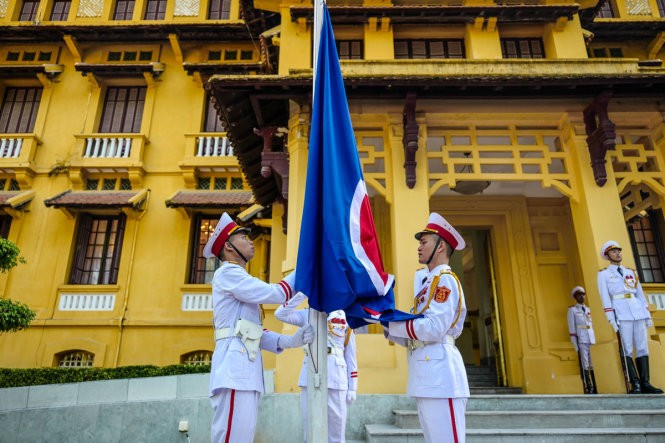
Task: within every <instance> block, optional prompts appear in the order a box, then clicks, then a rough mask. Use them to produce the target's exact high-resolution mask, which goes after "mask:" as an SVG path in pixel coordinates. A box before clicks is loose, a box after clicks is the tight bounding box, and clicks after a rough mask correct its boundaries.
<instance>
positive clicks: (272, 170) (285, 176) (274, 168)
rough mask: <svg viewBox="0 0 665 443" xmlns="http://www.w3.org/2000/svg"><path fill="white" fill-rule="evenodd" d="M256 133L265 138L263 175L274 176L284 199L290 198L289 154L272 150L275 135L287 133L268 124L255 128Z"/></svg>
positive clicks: (280, 135) (281, 135)
mask: <svg viewBox="0 0 665 443" xmlns="http://www.w3.org/2000/svg"><path fill="white" fill-rule="evenodd" d="M254 133H255V134H256V135H258V136H260V137H262V138H263V152H261V176H262V177H264V178H268V177H273V178H274V179H275V183H276V184H277V189H279V190H280V195H281V197H282V198H283V199H284V200H287V199H288V198H289V154H288V152H284V151H276V152H273V150H272V142H273V140H272V139H273V137H284V136H286V134H285V133H284V132H283V131H282V130H280V129H279V128H276V127H272V126H267V127H263V128H258V129H254Z"/></svg>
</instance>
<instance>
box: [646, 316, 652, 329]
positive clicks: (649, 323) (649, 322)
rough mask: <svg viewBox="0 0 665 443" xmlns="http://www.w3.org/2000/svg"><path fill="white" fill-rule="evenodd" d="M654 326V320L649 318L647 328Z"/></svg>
mask: <svg viewBox="0 0 665 443" xmlns="http://www.w3.org/2000/svg"><path fill="white" fill-rule="evenodd" d="M652 326H653V320H652V319H651V318H647V328H650V327H652Z"/></svg>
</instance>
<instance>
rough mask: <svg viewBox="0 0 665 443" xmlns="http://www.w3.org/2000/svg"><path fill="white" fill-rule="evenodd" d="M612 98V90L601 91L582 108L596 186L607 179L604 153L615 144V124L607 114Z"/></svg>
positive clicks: (612, 148)
mask: <svg viewBox="0 0 665 443" xmlns="http://www.w3.org/2000/svg"><path fill="white" fill-rule="evenodd" d="M611 98H612V91H609V90H605V91H603V92H601V93H600V94H599V95H598V96H597V97H596V98H595V99H594V100H593V101H592V102H591V104H589V106H587V107H586V108H584V125H585V130H586V134H587V138H586V142H587V145H588V146H589V154H590V155H591V168H592V169H593V177H594V179H595V180H596V184H597V185H598V186H603V185H604V184H605V182H606V181H607V171H606V170H605V154H606V153H607V150H608V149H610V150H614V147H615V146H616V131H615V125H614V123H613V122H612V121H611V120H610V118H609V116H608V115H607V105H608V103H609V101H610V99H611Z"/></svg>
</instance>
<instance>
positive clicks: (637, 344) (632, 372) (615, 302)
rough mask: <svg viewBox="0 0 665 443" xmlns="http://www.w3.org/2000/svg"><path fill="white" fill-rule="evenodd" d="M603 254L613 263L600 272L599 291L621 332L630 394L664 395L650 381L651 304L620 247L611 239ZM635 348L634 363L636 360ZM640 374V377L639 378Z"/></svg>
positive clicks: (606, 310)
mask: <svg viewBox="0 0 665 443" xmlns="http://www.w3.org/2000/svg"><path fill="white" fill-rule="evenodd" d="M600 256H601V257H602V258H604V259H605V260H609V262H610V265H609V266H608V267H607V268H605V269H603V270H601V271H600V272H598V292H599V293H600V299H601V301H602V303H603V309H604V310H605V315H606V316H607V320H608V321H609V322H610V325H611V326H612V329H614V332H617V331H618V332H619V335H620V336H621V344H622V345H623V355H622V356H621V358H623V359H624V361H625V365H626V370H627V371H628V378H629V379H630V385H631V390H630V393H631V394H640V393H643V394H662V393H663V391H662V390H661V389H658V388H656V387H654V386H652V385H651V384H650V383H649V346H648V336H647V328H648V327H651V326H653V322H652V320H651V313H649V309H648V303H647V300H646V298H645V297H644V292H643V291H642V285H640V282H639V279H638V278H637V274H636V273H635V271H633V270H632V269H630V268H626V267H625V266H622V265H621V260H622V256H621V246H619V243H617V242H615V241H613V240H610V241H608V242H606V243H605V244H604V245H603V247H602V248H601V249H600ZM633 349H634V350H635V363H637V370H636V369H635V364H634V363H633ZM638 374H639V377H638Z"/></svg>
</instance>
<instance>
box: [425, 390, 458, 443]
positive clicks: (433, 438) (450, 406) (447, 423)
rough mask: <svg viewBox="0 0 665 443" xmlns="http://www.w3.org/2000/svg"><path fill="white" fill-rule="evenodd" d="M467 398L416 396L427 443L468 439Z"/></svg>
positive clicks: (445, 442)
mask: <svg viewBox="0 0 665 443" xmlns="http://www.w3.org/2000/svg"><path fill="white" fill-rule="evenodd" d="M466 401H467V399H466V398H427V397H416V406H417V407H418V418H419V419H420V426H422V428H423V433H424V434H425V442H426V443H464V442H465V441H466V417H465V416H464V413H465V412H466Z"/></svg>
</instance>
